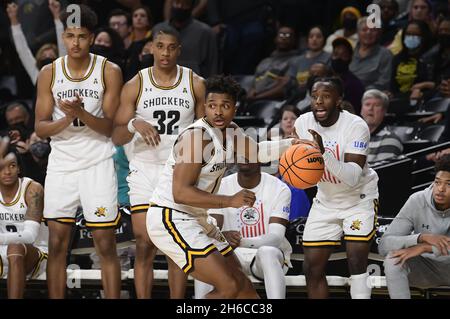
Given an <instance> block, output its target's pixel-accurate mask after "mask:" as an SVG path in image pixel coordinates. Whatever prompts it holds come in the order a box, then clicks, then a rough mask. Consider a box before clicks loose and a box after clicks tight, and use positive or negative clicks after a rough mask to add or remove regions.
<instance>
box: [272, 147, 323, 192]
mask: <svg viewBox="0 0 450 319" xmlns="http://www.w3.org/2000/svg"><path fill="white" fill-rule="evenodd" d="M278 170H279V171H280V174H281V176H282V177H283V179H284V180H285V181H286V182H287V183H289V184H290V185H292V186H294V187H295V188H300V189H306V188H309V187H312V186H315V185H316V184H317V183H318V182H319V181H320V179H321V178H322V175H323V170H324V163H323V157H322V154H321V153H320V151H319V150H318V149H317V148H315V147H313V146H311V145H308V144H296V145H292V146H291V147H289V148H288V150H287V151H286V152H284V154H283V155H281V158H280V165H279V166H278Z"/></svg>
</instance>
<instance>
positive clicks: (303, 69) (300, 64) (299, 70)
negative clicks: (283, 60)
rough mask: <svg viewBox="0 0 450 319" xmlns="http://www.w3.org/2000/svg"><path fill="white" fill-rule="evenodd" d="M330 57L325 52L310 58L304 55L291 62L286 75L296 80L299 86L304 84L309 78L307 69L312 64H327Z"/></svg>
mask: <svg viewBox="0 0 450 319" xmlns="http://www.w3.org/2000/svg"><path fill="white" fill-rule="evenodd" d="M330 57H331V54H330V53H327V52H325V51H322V52H321V53H320V54H318V55H316V56H314V57H311V58H308V57H307V56H306V53H304V54H302V55H300V56H298V57H297V58H294V59H293V60H292V62H291V66H290V68H289V72H288V75H289V76H290V77H292V78H295V79H297V82H298V83H299V84H300V85H303V84H306V81H307V80H308V78H309V68H310V67H311V65H313V64H314V63H324V64H328V62H329V60H330Z"/></svg>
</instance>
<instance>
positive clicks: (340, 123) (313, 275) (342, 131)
mask: <svg viewBox="0 0 450 319" xmlns="http://www.w3.org/2000/svg"><path fill="white" fill-rule="evenodd" d="M342 94H343V89H342V84H341V82H340V80H339V79H336V78H323V79H319V80H317V81H316V83H315V84H314V85H313V88H312V91H311V102H312V103H311V107H312V111H311V112H308V113H306V114H303V115H301V116H300V117H299V118H298V119H297V120H296V122H295V130H296V133H297V135H298V136H299V138H301V139H308V138H310V137H311V135H312V136H313V139H314V141H315V143H316V144H317V147H318V148H319V149H320V151H321V153H322V154H323V159H324V162H325V172H324V175H323V177H322V179H321V180H320V182H319V183H318V185H317V187H318V191H317V196H316V197H315V198H314V201H313V205H312V207H311V211H310V213H309V217H308V220H307V222H306V225H305V230H304V233H303V247H304V251H305V262H304V272H305V276H306V284H307V290H308V296H309V297H310V298H327V297H328V286H327V281H326V276H325V268H326V265H327V262H328V259H329V257H330V254H331V253H332V250H333V247H335V246H337V245H340V243H341V237H342V235H344V240H345V241H346V248H347V261H348V267H349V271H350V275H351V277H350V280H351V289H350V293H351V297H352V298H354V299H356V298H360V299H362V298H364V299H368V298H370V295H371V287H370V285H368V284H367V283H368V280H367V279H368V273H367V259H368V254H369V247H370V243H371V240H372V238H373V236H374V235H375V226H376V213H377V208H378V202H377V198H378V186H377V182H378V176H377V174H376V173H375V171H374V170H372V169H371V168H369V167H368V166H367V163H366V157H367V153H368V144H369V139H370V133H369V128H368V127H367V124H366V123H365V122H364V121H363V120H362V119H361V118H360V117H358V116H356V115H353V114H351V113H349V112H347V111H343V110H342V109H341V107H340V105H341V103H342Z"/></svg>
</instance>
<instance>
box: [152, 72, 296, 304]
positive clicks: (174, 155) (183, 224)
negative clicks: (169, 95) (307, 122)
mask: <svg viewBox="0 0 450 319" xmlns="http://www.w3.org/2000/svg"><path fill="white" fill-rule="evenodd" d="M239 91H240V87H239V85H238V84H237V83H236V82H235V81H234V80H233V79H232V78H231V77H223V76H216V77H213V78H210V79H208V81H207V82H206V104H205V114H206V116H205V117H204V118H203V119H200V120H197V121H196V122H194V123H193V124H192V125H190V126H189V127H188V128H187V129H185V130H184V131H183V132H181V133H180V135H179V136H178V139H177V141H176V142H175V144H174V147H173V150H172V152H171V154H170V157H169V159H168V161H167V163H166V166H165V167H164V170H163V172H162V174H161V176H160V179H159V182H158V185H157V186H156V188H155V191H154V193H153V196H152V198H151V202H152V203H153V204H151V206H150V208H149V210H148V213H147V230H148V234H149V236H150V238H151V240H152V241H153V243H154V244H155V245H156V246H157V247H158V249H160V250H161V251H162V252H163V253H165V254H166V255H167V256H169V257H170V258H171V259H172V260H173V261H174V262H175V263H176V264H177V265H178V266H179V267H180V268H182V269H183V271H185V272H186V273H190V274H191V275H192V276H193V277H194V278H195V279H198V280H200V281H203V282H205V283H208V284H210V285H212V286H214V288H215V289H214V290H213V291H212V292H210V293H209V294H208V295H207V296H206V297H207V298H256V297H257V294H256V292H255V290H254V289H253V287H252V285H251V283H250V281H249V280H248V278H247V277H246V276H245V275H244V273H243V272H242V271H241V270H240V269H239V265H238V261H237V259H236V256H235V255H234V253H233V252H232V249H231V247H230V246H229V244H228V243H227V242H226V240H225V238H224V237H223V235H222V233H221V232H220V230H219V229H218V228H217V226H215V225H214V224H212V223H209V222H208V220H207V217H208V215H207V209H209V208H225V207H234V208H239V207H242V206H245V205H247V206H253V204H254V202H255V194H254V193H253V192H251V191H249V190H246V189H243V190H240V191H239V192H237V193H236V194H233V195H231V196H229V195H216V192H217V190H218V189H219V186H220V182H221V179H222V176H223V174H224V172H225V170H226V162H227V161H228V162H229V161H230V160H231V161H232V160H233V158H234V155H235V154H236V155H238V156H239V155H241V156H244V157H245V158H247V159H249V160H250V161H251V160H254V161H259V162H269V161H271V160H274V159H277V158H279V156H280V154H281V153H282V152H283V151H284V150H286V149H287V148H288V147H289V146H291V145H292V143H294V142H296V141H295V140H294V139H288V140H283V141H276V142H261V143H259V144H257V143H255V142H254V141H253V140H251V139H250V138H249V137H247V136H246V135H244V134H243V132H242V131H240V129H239V128H238V127H237V125H235V124H234V123H232V120H233V117H234V114H235V112H236V101H237V96H238V93H239ZM227 128H228V130H227ZM270 150H272V151H270ZM224 256H226V257H224Z"/></svg>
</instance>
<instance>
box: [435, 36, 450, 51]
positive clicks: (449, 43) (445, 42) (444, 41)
mask: <svg viewBox="0 0 450 319" xmlns="http://www.w3.org/2000/svg"><path fill="white" fill-rule="evenodd" d="M438 39H439V45H440V46H441V48H449V47H450V35H449V34H441V35H439V37H438Z"/></svg>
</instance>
